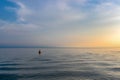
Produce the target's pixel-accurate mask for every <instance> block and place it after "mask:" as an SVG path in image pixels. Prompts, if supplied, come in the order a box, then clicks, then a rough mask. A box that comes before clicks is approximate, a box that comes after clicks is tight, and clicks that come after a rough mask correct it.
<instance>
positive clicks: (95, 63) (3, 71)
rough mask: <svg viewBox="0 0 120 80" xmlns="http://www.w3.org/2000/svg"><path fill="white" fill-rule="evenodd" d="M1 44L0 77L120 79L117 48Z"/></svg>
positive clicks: (9, 79)
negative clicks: (42, 46)
mask: <svg viewBox="0 0 120 80" xmlns="http://www.w3.org/2000/svg"><path fill="white" fill-rule="evenodd" d="M38 50H39V49H38V48H1V49H0V80H120V49H119V48H105V49H103V48H94V49H92V48H90V49H89V48H83V49H82V48H76V49H75V48H43V49H41V50H42V54H41V55H39V54H38Z"/></svg>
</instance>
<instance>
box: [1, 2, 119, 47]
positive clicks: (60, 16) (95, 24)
mask: <svg viewBox="0 0 120 80" xmlns="http://www.w3.org/2000/svg"><path fill="white" fill-rule="evenodd" d="M35 46H38V47H120V0H0V47H35Z"/></svg>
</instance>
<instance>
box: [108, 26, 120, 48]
mask: <svg viewBox="0 0 120 80" xmlns="http://www.w3.org/2000/svg"><path fill="white" fill-rule="evenodd" d="M109 41H110V42H111V45H113V46H118V47H119V46H120V27H114V28H113V30H112V32H111V35H110V38H109Z"/></svg>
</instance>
